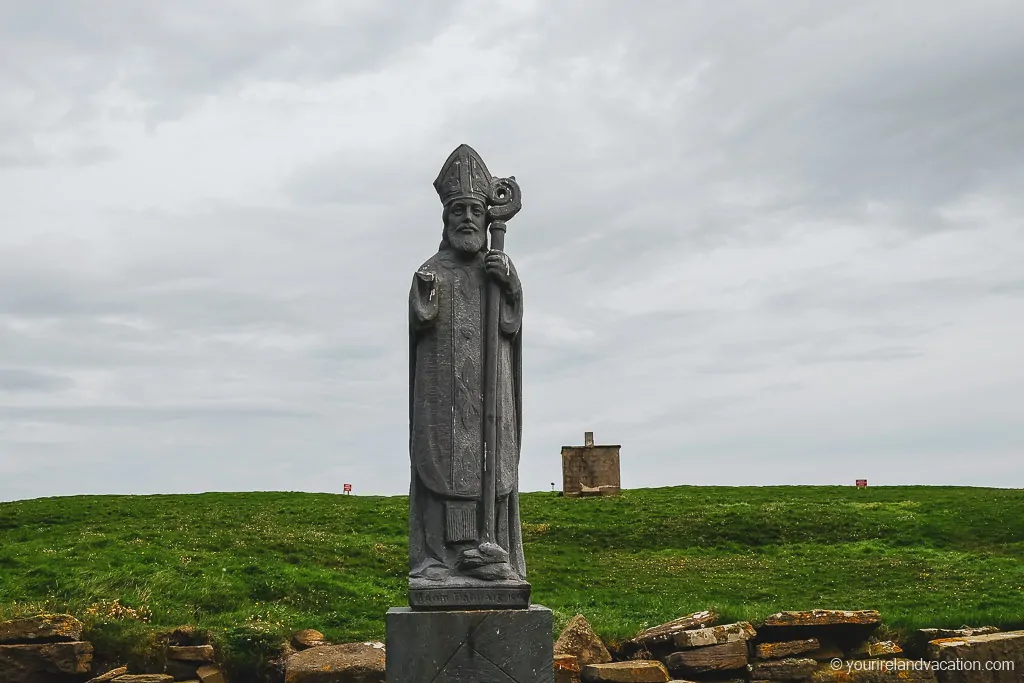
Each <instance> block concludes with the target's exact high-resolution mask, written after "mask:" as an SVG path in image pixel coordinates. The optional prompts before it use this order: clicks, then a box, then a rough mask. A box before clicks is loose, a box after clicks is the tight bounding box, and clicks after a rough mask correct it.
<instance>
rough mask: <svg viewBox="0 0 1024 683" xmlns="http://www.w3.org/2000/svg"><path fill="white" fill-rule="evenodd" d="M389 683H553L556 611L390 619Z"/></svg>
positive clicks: (413, 613) (394, 614)
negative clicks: (553, 637)
mask: <svg viewBox="0 0 1024 683" xmlns="http://www.w3.org/2000/svg"><path fill="white" fill-rule="evenodd" d="M385 631H386V634H387V635H386V650H387V664H386V674H387V676H386V680H387V683H423V682H424V681H432V682H433V683H492V682H493V683H553V681H554V653H553V645H554V643H553V642H552V638H551V635H552V615H551V610H549V609H548V608H547V607H543V606H541V605H530V606H529V607H528V608H527V609H499V610H484V609H478V610H443V611H442V610H429V611H424V610H414V609H412V608H410V607H392V608H391V609H389V610H388V613H387V616H386V617H385Z"/></svg>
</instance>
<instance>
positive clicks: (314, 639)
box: [292, 628, 328, 650]
mask: <svg viewBox="0 0 1024 683" xmlns="http://www.w3.org/2000/svg"><path fill="white" fill-rule="evenodd" d="M327 644H328V643H327V641H326V640H324V634H323V633H320V631H317V630H316V629H315V628H304V629H302V630H301V631H296V632H295V633H293V634H292V647H294V648H295V649H296V650H308V649H309V648H311V647H318V646H320V645H327Z"/></svg>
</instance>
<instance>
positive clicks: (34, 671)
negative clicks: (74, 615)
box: [0, 641, 92, 683]
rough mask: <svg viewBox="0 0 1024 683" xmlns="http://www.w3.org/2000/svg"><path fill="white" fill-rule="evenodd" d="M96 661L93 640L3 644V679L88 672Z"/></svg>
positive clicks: (33, 682)
mask: <svg viewBox="0 0 1024 683" xmlns="http://www.w3.org/2000/svg"><path fill="white" fill-rule="evenodd" d="M91 664H92V645H91V644H90V643H86V642H82V641H77V642H60V643H36V644H17V645H0V681H3V682H4V683H22V682H25V683H37V682H39V683H43V682H44V681H45V682H48V681H50V680H62V678H61V677H65V678H64V679H63V680H66V676H68V675H69V674H87V673H89V667H90V665H91Z"/></svg>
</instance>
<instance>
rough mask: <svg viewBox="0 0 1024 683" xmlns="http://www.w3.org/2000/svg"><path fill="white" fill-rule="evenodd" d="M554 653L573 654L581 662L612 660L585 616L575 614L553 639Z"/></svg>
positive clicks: (582, 663) (590, 662) (596, 662)
mask: <svg viewBox="0 0 1024 683" xmlns="http://www.w3.org/2000/svg"><path fill="white" fill-rule="evenodd" d="M555 654H556V655H560V654H568V655H574V656H575V657H576V660H577V661H578V662H579V663H580V664H581V665H584V664H604V663H606V662H610V661H612V656H611V654H609V652H608V648H606V647H605V645H604V643H603V642H602V641H601V639H600V638H599V637H598V636H597V634H596V633H594V629H592V628H591V627H590V624H589V623H588V622H587V620H586V618H585V617H584V616H583V615H582V614H577V615H576V616H574V617H573V618H572V619H570V620H569V623H568V624H566V625H565V628H564V629H562V633H561V634H560V635H559V636H558V640H556V641H555Z"/></svg>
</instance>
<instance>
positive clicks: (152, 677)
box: [111, 674, 174, 683]
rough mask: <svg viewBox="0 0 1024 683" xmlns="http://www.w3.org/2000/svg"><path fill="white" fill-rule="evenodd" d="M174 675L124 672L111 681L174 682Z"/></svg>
mask: <svg viewBox="0 0 1024 683" xmlns="http://www.w3.org/2000/svg"><path fill="white" fill-rule="evenodd" d="M173 681H174V676H170V675H168V674H124V675H123V676H118V677H117V678H112V679H111V683H173Z"/></svg>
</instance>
